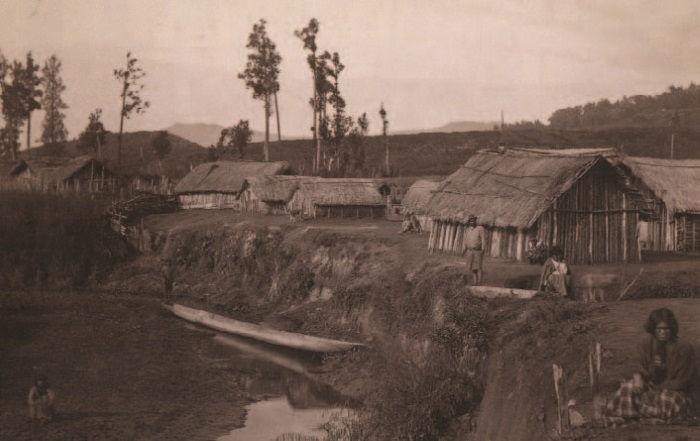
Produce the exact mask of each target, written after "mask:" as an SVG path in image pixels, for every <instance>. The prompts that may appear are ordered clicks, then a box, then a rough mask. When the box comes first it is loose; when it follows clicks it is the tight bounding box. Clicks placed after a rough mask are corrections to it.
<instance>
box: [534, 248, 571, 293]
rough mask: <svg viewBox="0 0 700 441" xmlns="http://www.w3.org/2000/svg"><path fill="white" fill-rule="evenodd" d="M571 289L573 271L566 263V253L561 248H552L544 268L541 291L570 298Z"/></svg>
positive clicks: (541, 277)
mask: <svg viewBox="0 0 700 441" xmlns="http://www.w3.org/2000/svg"><path fill="white" fill-rule="evenodd" d="M570 288H571V270H569V266H568V265H567V264H566V261H564V253H563V252H562V250H561V248H559V247H552V250H551V252H550V253H549V259H547V260H546V261H545V263H544V265H543V266H542V274H541V276H540V285H539V290H540V291H544V292H549V293H556V294H559V295H560V296H562V297H568V296H569V291H570Z"/></svg>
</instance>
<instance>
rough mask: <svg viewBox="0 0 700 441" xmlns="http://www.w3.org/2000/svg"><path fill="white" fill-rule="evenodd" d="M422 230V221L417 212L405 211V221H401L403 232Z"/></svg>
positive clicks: (418, 231)
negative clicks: (409, 212) (419, 219)
mask: <svg viewBox="0 0 700 441" xmlns="http://www.w3.org/2000/svg"><path fill="white" fill-rule="evenodd" d="M421 231H422V229H421V226H420V222H419V221H418V218H417V217H416V215H415V214H408V213H404V215H403V221H402V222H401V233H402V234H403V233H410V232H415V233H420V232H421Z"/></svg>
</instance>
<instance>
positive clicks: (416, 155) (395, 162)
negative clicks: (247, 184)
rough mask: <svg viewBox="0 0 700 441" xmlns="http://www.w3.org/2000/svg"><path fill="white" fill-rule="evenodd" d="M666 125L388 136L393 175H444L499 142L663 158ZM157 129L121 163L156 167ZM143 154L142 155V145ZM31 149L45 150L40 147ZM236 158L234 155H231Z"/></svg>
mask: <svg viewBox="0 0 700 441" xmlns="http://www.w3.org/2000/svg"><path fill="white" fill-rule="evenodd" d="M670 133H671V132H670V129H669V128H624V129H606V130H555V129H551V128H549V127H544V128H539V129H526V130H508V129H507V130H504V131H503V132H500V131H495V130H488V131H472V132H454V133H419V134H408V135H391V136H389V139H388V140H389V147H390V158H391V159H390V162H391V167H392V175H394V176H427V175H431V176H445V175H448V174H450V173H452V172H454V171H455V170H457V169H458V168H459V167H460V166H461V165H462V164H464V163H465V162H466V161H467V160H468V159H469V157H470V156H471V155H473V154H474V152H476V151H477V150H479V149H482V148H495V147H496V146H498V144H499V143H500V142H504V143H505V144H506V146H507V147H543V148H581V147H614V148H622V150H623V151H624V153H626V154H628V155H631V156H649V157H658V158H667V157H668V155H669V151H670ZM155 134H156V132H133V133H125V134H124V149H123V154H122V162H123V169H124V171H125V172H126V173H129V174H132V173H136V172H137V171H139V170H144V169H145V170H146V171H153V170H159V168H158V167H157V164H158V161H157V158H155V156H154V154H153V152H152V150H151V148H150V145H151V139H152V138H153V136H155ZM170 139H171V142H172V152H171V153H170V155H168V157H166V158H165V160H164V161H163V173H164V174H165V175H166V176H168V177H170V178H172V179H179V178H181V177H182V176H184V175H185V174H186V173H187V172H188V171H189V170H190V166H194V165H197V164H200V163H202V162H205V161H207V160H208V155H207V150H206V149H205V148H202V147H201V146H199V145H197V144H195V143H192V142H190V141H187V140H185V139H182V138H180V137H179V136H176V135H174V134H171V135H170ZM116 141H117V136H116V135H115V134H109V135H108V137H107V145H106V146H105V149H104V151H105V158H106V163H107V164H108V165H111V166H113V167H114V166H116V155H117V152H116V150H117V149H116ZM364 145H365V148H364V151H365V160H364V166H363V168H362V170H361V171H360V172H359V173H357V176H381V175H382V173H383V164H384V140H383V139H382V137H381V136H370V137H367V138H366V139H365V144H364ZM141 146H143V149H144V159H143V160H141V157H140V147H141ZM674 150H675V157H676V159H689V158H700V131H698V130H691V129H682V130H680V129H678V130H676V131H675V137H674ZM35 152H41V153H48V152H46V150H45V149H44V148H39V149H34V152H33V154H36V153H35ZM64 154H67V155H69V156H77V155H78V154H80V152H78V151H77V149H76V148H75V141H72V142H70V143H68V145H67V147H66V149H65V151H64ZM313 157H314V146H313V145H312V142H311V140H308V139H306V140H304V139H298V140H285V141H282V142H273V143H271V144H270V159H271V160H273V161H280V160H283V161H287V162H289V164H290V165H291V166H292V168H293V169H294V170H295V171H296V172H297V173H298V174H310V173H311V164H312V161H313ZM245 158H246V159H252V160H262V143H253V144H251V145H250V146H248V148H247V149H246V151H245ZM231 159H237V158H231Z"/></svg>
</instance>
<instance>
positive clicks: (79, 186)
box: [10, 156, 117, 192]
mask: <svg viewBox="0 0 700 441" xmlns="http://www.w3.org/2000/svg"><path fill="white" fill-rule="evenodd" d="M10 176H11V177H13V178H14V180H15V182H16V183H17V184H18V185H20V186H24V187H26V188H33V189H38V190H45V191H46V190H55V191H73V192H111V191H115V189H116V186H117V177H116V175H115V174H114V173H113V172H112V171H111V170H109V169H108V168H107V167H105V166H104V165H103V164H102V163H101V162H100V161H98V160H97V159H95V158H93V157H91V156H78V157H76V158H66V157H41V158H32V159H25V160H21V161H19V162H18V163H17V164H16V165H15V166H14V167H13V168H12V170H11V171H10Z"/></svg>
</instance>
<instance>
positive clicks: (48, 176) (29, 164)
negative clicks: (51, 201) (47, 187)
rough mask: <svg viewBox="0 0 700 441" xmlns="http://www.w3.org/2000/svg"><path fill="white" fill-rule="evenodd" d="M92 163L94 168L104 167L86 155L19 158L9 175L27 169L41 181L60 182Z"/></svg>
mask: <svg viewBox="0 0 700 441" xmlns="http://www.w3.org/2000/svg"><path fill="white" fill-rule="evenodd" d="M93 163H94V164H95V167H96V168H98V167H104V166H103V165H102V163H100V162H99V161H98V160H96V159H95V158H93V157H91V156H87V155H85V156H78V157H75V158H68V157H62V156H58V157H56V156H54V157H47V156H44V157H40V158H31V159H24V160H21V161H20V162H18V163H17V164H16V165H15V166H14V167H13V168H12V170H11V171H10V175H11V176H16V175H18V174H19V173H22V172H23V171H24V170H26V169H29V170H31V172H32V173H33V174H34V175H35V176H36V177H37V178H38V179H40V180H41V181H44V182H52V183H60V182H64V181H66V180H68V179H70V178H71V177H73V175H75V174H76V173H78V172H79V171H80V170H82V169H83V168H85V167H88V166H90V164H93ZM105 169H106V168H105Z"/></svg>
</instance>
